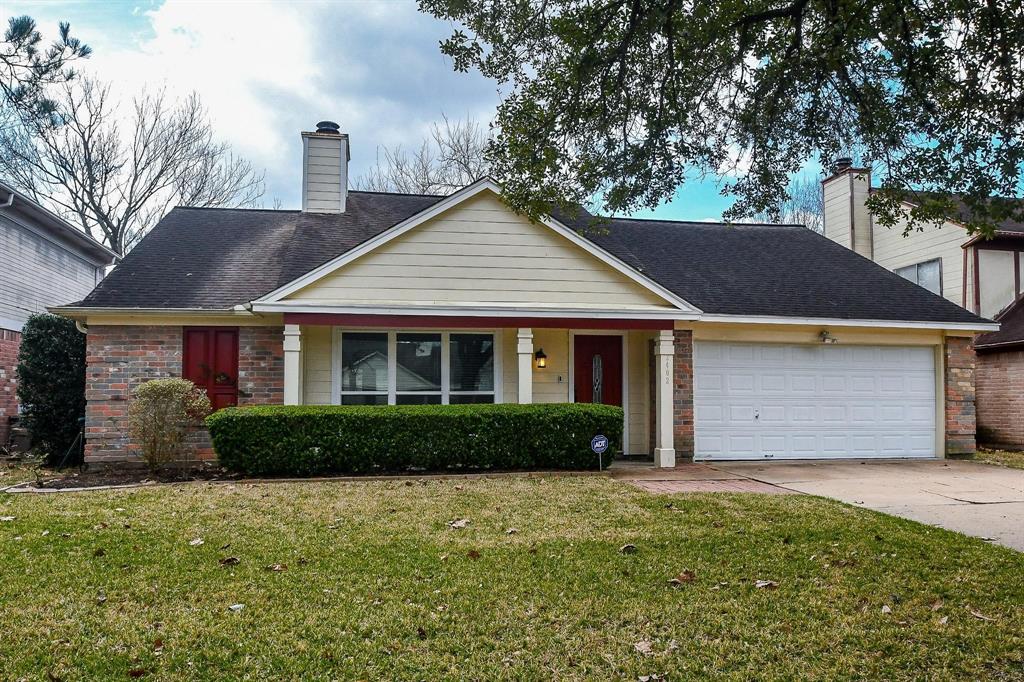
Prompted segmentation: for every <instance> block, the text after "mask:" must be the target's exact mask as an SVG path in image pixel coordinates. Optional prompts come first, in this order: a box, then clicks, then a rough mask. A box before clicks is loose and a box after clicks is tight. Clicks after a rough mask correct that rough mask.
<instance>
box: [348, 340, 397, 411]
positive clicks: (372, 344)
mask: <svg viewBox="0 0 1024 682" xmlns="http://www.w3.org/2000/svg"><path fill="white" fill-rule="evenodd" d="M341 390H343V391H387V390H388V335H387V334H380V333H367V332H345V333H344V334H342V335H341ZM385 402H387V401H386V400H385ZM345 404H353V403H345Z"/></svg>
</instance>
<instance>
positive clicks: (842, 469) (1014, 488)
mask: <svg viewBox="0 0 1024 682" xmlns="http://www.w3.org/2000/svg"><path fill="white" fill-rule="evenodd" d="M700 466H708V465H700ZM714 469H716V470H718V471H721V472H723V473H725V474H730V475H734V476H743V477H745V478H750V479H752V480H755V481H759V482H761V483H765V484H769V485H774V486H779V487H782V488H786V489H787V490H792V491H796V492H801V493H807V494H810V495H821V496H823V497H831V498H834V499H837V500H841V501H843V502H848V503H850V504H854V505H858V506H863V507H867V508H869V509H875V510H877V511H880V512H885V513H886V514H892V515H894V516H902V517H903V518H907V519H913V520H914V521H920V522H921V523H927V524H931V525H934V526H939V527H941V528H947V529H949V530H954V531H958V532H960V533H964V534H966V535H973V536H975V537H980V538H984V539H987V540H991V541H993V542H996V543H999V544H1001V545H1005V546H1006V547H1011V548H1013V549H1016V550H1017V551H1024V470H1020V469H1008V468H1004V467H999V466H993V465H990V464H982V463H980V462H968V461H958V460H845V461H842V462H836V461H830V462H824V461H807V462H798V461H790V462H770V463H769V462H718V463H715V464H714Z"/></svg>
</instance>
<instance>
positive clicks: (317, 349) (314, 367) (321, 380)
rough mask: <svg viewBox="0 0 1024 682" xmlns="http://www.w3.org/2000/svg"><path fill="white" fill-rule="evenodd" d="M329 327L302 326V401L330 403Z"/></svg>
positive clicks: (310, 403) (321, 403) (317, 403)
mask: <svg viewBox="0 0 1024 682" xmlns="http://www.w3.org/2000/svg"><path fill="white" fill-rule="evenodd" d="M331 356H332V354H331V328H330V327H303V328H302V403H303V404H304V405H330V404H331Z"/></svg>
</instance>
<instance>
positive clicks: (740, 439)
mask: <svg viewBox="0 0 1024 682" xmlns="http://www.w3.org/2000/svg"><path fill="white" fill-rule="evenodd" d="M693 370H694V391H693V407H694V430H695V433H694V435H695V440H696V442H695V457H696V458H697V459H711V460H717V459H817V458H841V457H934V456H935V440H936V433H935V356H934V351H933V350H932V349H931V348H928V347H918V348H905V347H893V346H843V345H825V344H819V345H782V344H752V343H719V342H707V341H705V342H701V341H698V342H695V343H694V349H693Z"/></svg>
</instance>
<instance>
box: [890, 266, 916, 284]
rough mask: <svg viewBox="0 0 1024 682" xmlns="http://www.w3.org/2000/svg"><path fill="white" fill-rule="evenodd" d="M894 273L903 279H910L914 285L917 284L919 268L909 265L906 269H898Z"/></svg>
mask: <svg viewBox="0 0 1024 682" xmlns="http://www.w3.org/2000/svg"><path fill="white" fill-rule="evenodd" d="M894 272H895V273H896V274H897V275H899V276H900V277H902V278H903V279H909V280H910V281H911V282H913V283H914V284H917V266H916V265H909V266H907V267H905V268H896V270H894Z"/></svg>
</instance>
